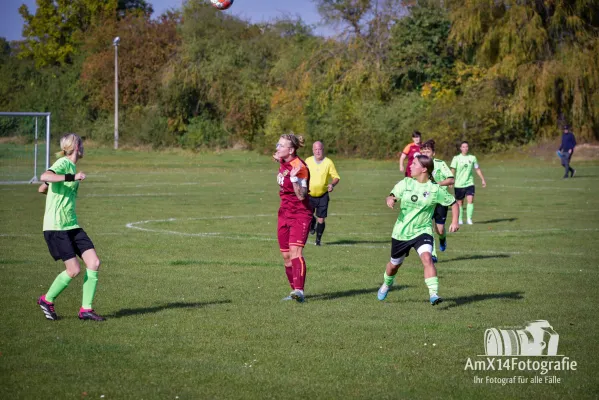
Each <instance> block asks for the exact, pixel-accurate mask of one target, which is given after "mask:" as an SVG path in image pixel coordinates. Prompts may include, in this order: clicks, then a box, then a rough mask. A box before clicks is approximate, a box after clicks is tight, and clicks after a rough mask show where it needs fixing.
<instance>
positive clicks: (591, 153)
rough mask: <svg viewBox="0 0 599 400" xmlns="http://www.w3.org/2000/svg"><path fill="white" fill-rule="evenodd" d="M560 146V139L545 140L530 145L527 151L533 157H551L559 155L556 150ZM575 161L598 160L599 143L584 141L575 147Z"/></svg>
mask: <svg viewBox="0 0 599 400" xmlns="http://www.w3.org/2000/svg"><path fill="white" fill-rule="evenodd" d="M559 146H560V142H559V141H557V140H556V141H551V142H543V143H537V144H534V145H530V146H528V147H527V149H526V152H527V153H528V154H529V155H530V156H532V157H538V158H544V159H551V158H552V157H555V158H556V159H557V155H556V154H555V152H556V151H557V149H558V148H559ZM572 160H573V161H596V160H599V143H583V144H579V145H577V146H576V148H575V149H574V156H573V157H572Z"/></svg>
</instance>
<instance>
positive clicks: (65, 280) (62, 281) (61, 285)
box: [46, 271, 73, 303]
mask: <svg viewBox="0 0 599 400" xmlns="http://www.w3.org/2000/svg"><path fill="white" fill-rule="evenodd" d="M72 280H73V278H71V277H70V276H69V274H67V271H62V272H61V273H60V274H58V276H57V277H56V279H54V282H53V283H52V286H50V289H48V293H46V300H47V301H49V302H50V303H54V300H55V299H56V298H57V297H58V295H59V294H60V293H62V291H63V290H65V289H66V288H67V286H69V283H71V281H72Z"/></svg>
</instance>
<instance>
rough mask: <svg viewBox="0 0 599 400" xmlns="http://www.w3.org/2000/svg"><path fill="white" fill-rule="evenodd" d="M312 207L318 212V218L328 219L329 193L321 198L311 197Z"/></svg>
mask: <svg viewBox="0 0 599 400" xmlns="http://www.w3.org/2000/svg"><path fill="white" fill-rule="evenodd" d="M310 205H311V206H312V208H313V209H314V211H316V216H317V217H318V218H326V217H327V211H328V209H329V192H327V193H325V194H323V195H322V196H320V197H311V196H310Z"/></svg>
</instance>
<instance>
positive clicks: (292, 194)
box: [273, 133, 312, 303]
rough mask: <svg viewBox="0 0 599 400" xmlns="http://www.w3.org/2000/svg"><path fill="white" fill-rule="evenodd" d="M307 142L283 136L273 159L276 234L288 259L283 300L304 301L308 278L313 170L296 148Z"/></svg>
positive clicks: (284, 257)
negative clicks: (306, 255) (305, 253)
mask: <svg viewBox="0 0 599 400" xmlns="http://www.w3.org/2000/svg"><path fill="white" fill-rule="evenodd" d="M303 145H304V138H303V137H302V136H296V135H294V134H293V133H289V134H285V135H282V136H281V137H280V138H279V142H278V143H277V151H276V153H275V154H274V155H273V158H274V159H275V160H277V161H279V163H280V166H279V174H278V175H277V183H278V184H279V188H280V189H279V195H280V196H281V206H280V207H279V221H278V225H277V237H278V239H279V248H280V250H281V254H282V255H283V261H284V262H285V272H286V273H287V279H288V280H289V285H291V289H292V290H291V293H290V294H289V296H287V297H285V298H284V299H283V300H296V301H298V302H299V303H303V302H304V283H305V281H306V260H304V257H303V255H302V252H303V250H304V245H305V244H306V241H307V239H308V233H309V232H310V222H311V221H312V207H311V206H310V199H309V197H308V188H309V187H310V171H309V170H308V166H307V165H306V163H305V162H304V160H302V159H301V158H299V157H298V156H297V150H298V149H299V148H300V147H302V146H303Z"/></svg>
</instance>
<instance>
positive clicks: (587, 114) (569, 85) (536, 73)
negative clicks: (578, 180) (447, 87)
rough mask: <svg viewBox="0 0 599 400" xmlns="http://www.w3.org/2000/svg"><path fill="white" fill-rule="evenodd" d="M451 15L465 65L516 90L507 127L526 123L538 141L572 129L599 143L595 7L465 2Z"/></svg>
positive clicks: (562, 1)
mask: <svg viewBox="0 0 599 400" xmlns="http://www.w3.org/2000/svg"><path fill="white" fill-rule="evenodd" d="M451 8H452V22H453V26H452V33H451V38H452V40H453V41H454V43H456V45H458V46H459V47H461V49H462V58H463V59H464V60H465V61H467V62H470V63H476V64H478V65H480V66H483V67H485V68H486V69H487V74H486V77H487V78H488V79H492V80H508V81H509V84H510V86H511V87H512V88H513V90H512V91H509V92H508V93H506V96H509V97H511V102H510V105H509V107H508V108H507V109H506V110H505V114H506V117H507V118H508V120H512V121H514V120H515V121H522V122H524V121H527V122H529V123H531V124H532V125H533V126H534V129H535V130H536V131H539V133H540V134H541V135H548V134H549V132H551V131H554V130H555V129H556V127H557V125H558V124H559V123H564V122H568V123H570V124H572V125H574V126H575V127H576V128H578V129H579V130H580V131H581V133H582V135H581V136H583V137H586V138H591V137H592V136H594V137H595V138H599V108H598V107H596V103H594V99H595V98H596V93H597V92H598V91H599V56H598V54H599V52H598V50H599V35H598V28H599V24H598V22H599V7H597V2H596V1H594V0H576V1H570V0H559V1H536V2H532V1H531V2H529V1H526V2H520V1H513V0H504V1H494V2H487V1H479V0H468V1H465V2H462V1H459V2H457V1H456V2H454V4H453V6H452V7H451ZM593 132H594V133H593Z"/></svg>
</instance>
